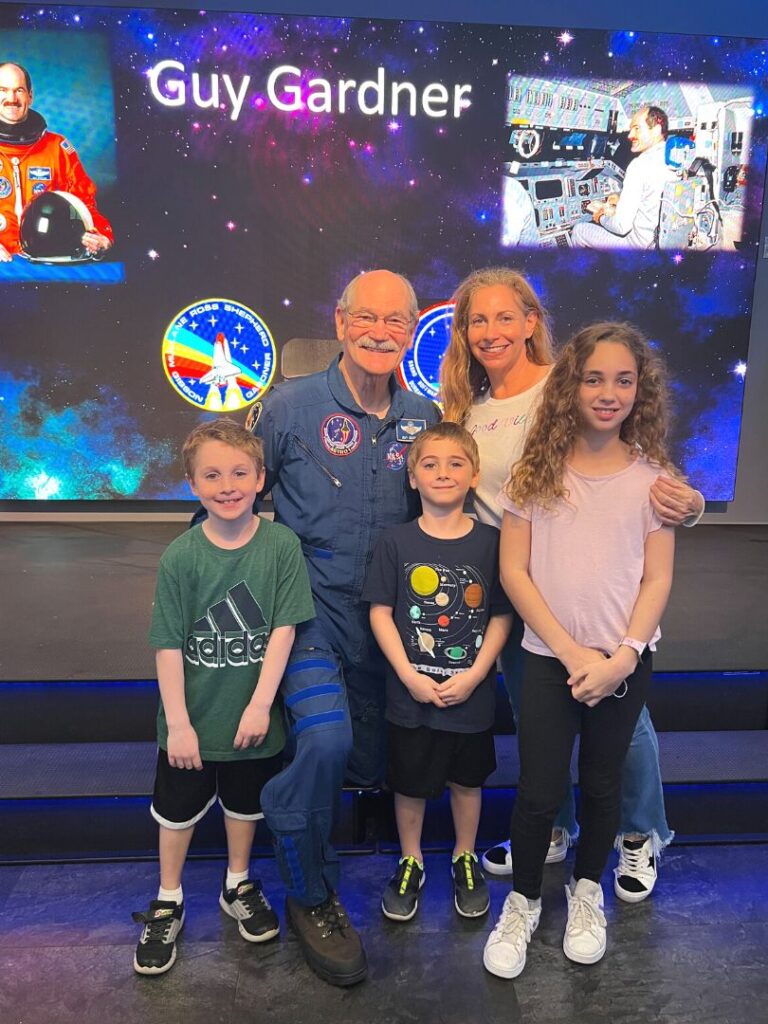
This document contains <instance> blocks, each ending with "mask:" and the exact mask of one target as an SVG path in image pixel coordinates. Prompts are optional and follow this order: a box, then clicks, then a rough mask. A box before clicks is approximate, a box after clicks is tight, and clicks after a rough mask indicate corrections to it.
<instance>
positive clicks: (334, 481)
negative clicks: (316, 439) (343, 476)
mask: <svg viewBox="0 0 768 1024" xmlns="http://www.w3.org/2000/svg"><path fill="white" fill-rule="evenodd" d="M293 438H294V440H295V442H296V444H297V445H298V446H299V448H301V450H302V451H303V452H304V454H305V455H308V456H309V457H310V459H312V461H313V462H314V463H315V465H316V466H318V467H319V468H320V469H321V470H322V471H323V473H325V475H326V476H327V477H328V479H329V480H330V481H331V483H332V484H333V486H334V487H341V480H339V478H338V477H337V476H334V475H333V473H332V472H331V471H330V469H328V467H327V466H324V465H323V464H322V462H321V461H320V459H319V458H318V457H317V455H315V453H314V452H313V451H312V449H311V448H310V447H309V445H308V444H305V442H304V441H302V439H301V438H300V437H299V436H298V434H294V435H293Z"/></svg>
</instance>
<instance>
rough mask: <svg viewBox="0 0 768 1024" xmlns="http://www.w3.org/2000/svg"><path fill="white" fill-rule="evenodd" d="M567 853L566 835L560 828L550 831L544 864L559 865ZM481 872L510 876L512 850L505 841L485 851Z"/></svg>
mask: <svg viewBox="0 0 768 1024" xmlns="http://www.w3.org/2000/svg"><path fill="white" fill-rule="evenodd" d="M567 853H568V835H567V833H566V832H564V831H563V829H561V828H554V829H552V839H551V840H550V843H549V849H548V850H547V856H546V859H545V861H544V863H545V864H559V863H560V861H562V860H565V858H566V855H567ZM482 865H483V871H487V872H488V874H489V875H511V874H512V850H511V849H510V843H509V840H508V839H507V840H506V841H505V842H503V843H497V844H496V846H492V847H491V848H490V850H486V851H485V853H484V854H483V856H482Z"/></svg>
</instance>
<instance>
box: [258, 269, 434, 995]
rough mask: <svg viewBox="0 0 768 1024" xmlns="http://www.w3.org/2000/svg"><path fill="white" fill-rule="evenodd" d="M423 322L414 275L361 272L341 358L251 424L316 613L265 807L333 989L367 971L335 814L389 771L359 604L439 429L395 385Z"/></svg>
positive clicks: (300, 649) (299, 641) (376, 677)
mask: <svg viewBox="0 0 768 1024" xmlns="http://www.w3.org/2000/svg"><path fill="white" fill-rule="evenodd" d="M417 316H418V307H417V304H416V296H415V295H414V292H413V288H412V287H411V285H410V284H409V283H408V281H406V280H405V278H403V277H400V276H399V275H397V274H393V273H390V272H389V271H387V270H374V271H370V272H369V273H366V274H361V275H360V276H359V277H357V278H355V279H354V280H353V281H352V282H351V283H350V284H349V285H348V286H347V288H346V289H345V291H344V294H343V295H342V297H341V299H339V302H338V305H337V307H336V333H337V337H338V339H339V341H340V342H341V346H342V352H341V355H340V357H339V358H338V359H336V360H334V362H333V363H331V365H330V366H329V367H328V369H327V370H325V371H323V372H321V373H315V374H313V375H312V376H309V377H304V378H301V379H298V380H291V381H287V382H285V383H283V384H280V385H278V386H277V387H276V388H275V389H274V390H273V391H272V392H271V393H270V394H269V395H268V396H267V398H266V399H265V401H264V402H263V404H262V405H261V406H256V407H254V410H253V412H252V415H251V418H250V423H251V426H252V429H253V431H254V433H255V434H256V435H257V436H259V437H261V438H262V440H263V442H264V456H265V465H266V470H267V481H266V486H267V487H268V488H269V489H270V490H271V492H272V500H273V502H274V507H275V519H276V521H278V522H281V523H285V524H286V525H287V526H289V527H290V528H291V529H292V530H293V531H294V532H295V533H296V534H298V536H299V538H300V540H301V542H302V546H303V549H304V554H305V556H306V559H307V564H308V567H309V574H310V580H311V583H312V593H313V595H314V598H315V606H316V611H317V615H316V618H314V619H313V620H311V621H310V622H308V623H303V624H302V625H300V626H298V627H297V630H296V640H295V643H294V648H293V653H292V655H291V658H290V661H289V663H288V667H287V669H286V673H285V677H284V680H283V686H282V692H283V697H284V700H285V705H286V708H287V710H288V713H289V715H290V718H291V719H292V721H293V733H294V736H295V739H296V754H295V757H294V759H293V761H292V762H291V764H290V765H289V766H288V767H287V768H286V769H285V770H284V771H283V772H281V773H280V774H279V775H278V776H276V777H275V778H274V779H272V780H270V782H269V783H268V784H267V785H266V786H265V787H264V790H263V793H262V809H263V811H264V816H265V818H266V821H267V824H268V825H269V827H270V829H271V830H272V832H273V834H274V835H275V837H276V841H277V857H278V862H279V864H280V868H281V871H282V874H283V878H284V881H285V884H286V887H287V893H288V897H287V900H286V915H287V917H288V919H289V920H290V922H291V924H292V926H293V928H294V931H295V932H296V935H297V937H298V939H299V942H300V945H301V947H302V950H303V952H304V955H305V957H306V959H307V962H308V963H309V964H310V966H311V967H312V968H313V969H314V970H315V971H316V972H317V973H318V974H319V975H320V977H322V978H324V979H325V980H326V981H328V982H330V983H331V984H335V985H352V984H355V983H356V982H358V981H361V980H362V979H363V978H364V977H365V975H366V971H367V965H366V959H365V952H364V950H363V947H362V943H361V942H360V938H359V936H358V935H357V932H356V931H355V930H354V929H353V928H352V926H351V924H350V922H349V918H348V917H347V915H346V913H345V911H344V909H343V907H342V905H341V903H340V901H339V899H338V896H337V895H336V887H337V882H338V873H339V872H338V857H337V855H336V852H335V851H334V849H333V847H332V846H331V843H330V831H331V824H332V819H333V812H334V808H335V806H336V804H337V801H338V799H339V793H340V790H341V785H342V782H343V780H344V778H345V776H346V777H347V778H349V779H350V780H351V781H353V782H354V783H356V784H358V785H370V784H372V783H375V782H378V781H380V780H381V777H382V773H383V762H384V749H383V741H384V726H383V703H384V660H383V657H382V655H381V653H380V652H379V650H378V648H377V647H376V643H375V641H374V640H373V637H372V635H371V631H370V628H369V624H368V606H367V605H365V604H363V603H362V602H361V600H360V593H361V590H362V587H363V581H364V578H365V573H366V569H367V566H368V562H369V560H370V557H371V553H372V551H373V547H374V545H375V543H376V540H377V538H378V537H379V534H380V533H381V531H382V529H383V528H384V527H385V526H390V525H392V524H394V523H401V522H405V521H406V520H408V519H412V518H414V516H416V515H417V514H418V500H417V499H418V495H416V493H415V492H414V491H412V490H411V489H410V487H409V485H408V476H407V473H406V469H405V463H406V457H407V454H408V446H409V445H410V443H411V442H412V441H413V439H414V437H415V436H416V435H417V434H418V433H419V432H420V431H421V430H424V429H425V428H426V427H428V426H431V425H432V424H434V423H435V422H436V421H437V420H438V419H439V412H438V410H437V409H436V407H435V406H434V405H433V404H432V403H431V402H429V401H428V400H427V399H425V398H421V397H419V396H417V395H413V394H411V393H409V392H407V391H404V390H403V389H402V388H400V387H399V386H398V383H397V380H396V378H395V370H396V369H397V367H398V366H399V364H400V363H401V361H402V359H403V357H404V355H405V353H406V351H407V349H408V348H409V347H410V345H411V342H412V340H413V333H414V329H415V325H416V320H417Z"/></svg>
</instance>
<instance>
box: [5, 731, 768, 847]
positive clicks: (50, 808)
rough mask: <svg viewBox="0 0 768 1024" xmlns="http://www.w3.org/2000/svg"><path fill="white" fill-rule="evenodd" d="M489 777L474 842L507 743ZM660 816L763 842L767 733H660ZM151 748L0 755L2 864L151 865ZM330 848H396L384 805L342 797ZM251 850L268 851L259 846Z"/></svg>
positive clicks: (436, 821) (494, 799)
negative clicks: (99, 861)
mask: <svg viewBox="0 0 768 1024" xmlns="http://www.w3.org/2000/svg"><path fill="white" fill-rule="evenodd" d="M496 744H497V758H498V763H499V767H498V768H497V770H496V772H495V773H494V774H493V775H492V776H491V778H490V779H489V780H488V786H487V788H486V794H485V801H484V809H483V817H482V820H481V827H480V840H481V843H480V844H479V845H482V844H483V843H491V842H493V841H494V840H496V839H497V838H499V836H503V835H504V834H506V830H507V827H508V823H509V814H510V811H511V807H512V802H513V798H514V788H515V786H516V784H517V778H518V768H519V765H518V759H517V744H516V742H515V740H514V737H511V736H499V737H497V739H496ZM659 744H660V753H661V766H662V777H663V780H664V784H665V796H666V799H667V816H668V818H669V821H670V824H671V825H672V827H673V828H675V829H676V831H677V832H678V835H679V836H681V835H684V836H687V837H694V836H695V837H701V838H707V839H709V838H712V837H713V836H717V837H718V838H720V839H726V838H729V837H739V838H742V839H743V838H745V837H749V838H762V839H768V731H766V730H742V731H735V732H734V731H731V732H713V731H700V732H668V733H661V734H660V735H659ZM155 750H156V748H155V745H154V743H151V742H141V743H59V744H31V745H29V744H5V745H2V746H0V835H2V836H3V841H2V848H1V849H0V860H1V861H2V862H4V863H9V862H18V861H39V860H61V859H67V860H69V859H90V858H117V859H119V858H131V857H140V856H152V855H153V854H154V851H155V850H156V844H157V835H156V826H155V824H154V822H153V821H152V819H151V817H150V815H149V802H150V795H151V790H152V782H153V776H154V762H155ZM450 837H451V824H450V812H449V807H448V803H447V800H445V799H444V800H443V801H439V802H437V804H436V805H435V806H430V810H429V813H428V815H427V822H426V827H425V845H428V846H431V847H445V846H446V845H447V844H448V843H449V842H450ZM223 840H224V836H223V828H222V823H221V820H220V813H219V812H218V810H217V811H216V813H215V814H210V815H208V816H207V818H206V819H205V820H204V821H203V822H202V823H201V825H200V827H199V828H198V829H197V831H196V835H195V841H194V846H193V852H195V853H197V854H200V855H207V854H211V853H218V852H220V851H221V850H222V849H223ZM335 840H336V842H337V844H338V845H339V846H340V847H341V848H346V849H355V850H358V851H360V852H364V851H373V850H374V849H376V848H388V847H390V846H391V845H392V844H393V843H394V841H395V832H394V822H393V819H392V815H391V796H389V795H388V794H380V793H375V794H372V793H360V792H358V791H355V790H351V791H348V792H345V793H344V794H343V799H342V802H341V813H340V816H339V821H338V824H337V828H336V835H335ZM261 842H262V843H263V844H265V845H263V846H262V847H260V848H259V850H258V851H257V852H261V853H268V852H269V848H268V846H267V845H266V842H267V839H266V834H265V832H264V831H262V832H261Z"/></svg>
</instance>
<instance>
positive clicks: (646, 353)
mask: <svg viewBox="0 0 768 1024" xmlns="http://www.w3.org/2000/svg"><path fill="white" fill-rule="evenodd" d="M666 421H667V416H666V388H665V384H664V376H663V370H662V367H661V364H660V361H659V360H658V358H657V357H656V356H655V355H654V353H653V352H652V351H651V349H650V347H649V345H648V343H647V342H646V341H645V339H644V338H643V337H642V335H641V334H640V333H639V332H638V331H637V330H636V329H635V328H634V327H632V326H631V325H629V324H619V323H599V324H593V325H592V326H590V327H587V328H585V329H584V330H582V331H579V332H578V333H577V334H576V335H575V336H574V337H573V338H572V339H571V340H570V341H569V342H568V344H567V345H566V346H565V348H564V349H563V352H562V354H561V356H560V358H559V359H558V361H557V363H556V365H555V367H554V369H553V370H552V372H551V374H550V376H549V378H548V380H547V383H546V385H545V387H544V392H543V394H542V399H541V404H540V407H539V411H538V413H537V416H536V419H535V421H534V424H533V426H532V428H531V430H530V432H529V435H528V438H527V440H526V444H525V449H524V451H523V456H522V458H521V460H520V461H519V462H518V463H517V465H516V466H515V467H514V468H513V471H512V475H511V477H510V479H509V481H508V482H507V484H506V486H505V489H504V492H503V493H502V495H501V496H500V499H499V500H500V502H501V504H502V506H503V507H504V509H505V512H504V519H503V522H502V530H501V533H502V538H501V578H502V582H503V584H504V587H505V589H506V591H507V593H508V594H509V596H510V598H511V599H512V602H513V603H514V605H515V608H516V609H517V611H518V612H519V614H520V615H521V616H522V618H523V619H524V620H525V624H526V629H525V637H524V639H523V646H524V647H525V648H526V650H527V651H528V652H529V653H528V656H527V660H526V667H525V675H524V678H523V688H522V694H521V707H520V721H519V727H518V743H519V749H520V783H519V787H518V793H517V799H516V801H515V809H514V814H513V817H512V859H513V864H514V890H513V891H512V892H511V893H510V894H509V895H508V896H507V899H506V902H505V904H504V909H503V911H502V914H501V916H500V918H499V921H498V923H497V925H496V927H495V928H494V930H493V932H492V933H491V935H490V936H489V938H488V941H487V943H486V946H485V952H484V956H483V963H484V964H485V966H486V968H487V969H488V970H489V971H490V972H491V973H493V974H496V975H498V976H500V977H503V978H514V977H517V975H518V974H519V973H520V972H521V971H522V969H523V967H524V966H525V957H526V950H527V944H528V941H529V939H530V937H531V934H532V933H533V932H534V931H535V929H536V927H537V925H538V923H539V916H540V914H541V898H540V896H541V881H542V874H543V868H544V860H545V857H546V855H547V850H548V848H549V841H550V835H551V829H552V823H553V821H554V819H555V815H556V813H557V810H558V807H559V806H560V803H561V801H562V798H563V794H564V793H565V792H566V788H567V787H568V786H569V785H570V776H569V767H570V760H571V753H572V750H573V744H574V741H575V739H576V736H577V734H580V735H581V742H580V752H579V784H580V789H581V814H580V817H581V839H580V842H579V845H578V847H577V851H576V860H575V864H574V871H573V878H572V879H571V881H570V883H569V884H568V885H567V886H566V896H567V900H568V923H567V925H566V930H565V937H564V939H563V950H564V952H565V955H566V956H567V957H568V958H569V959H571V960H574V961H576V962H577V963H596V962H597V961H598V960H600V959H601V957H602V956H603V953H604V952H605V944H606V936H605V924H606V922H605V916H604V914H603V893H602V889H601V887H600V877H601V875H602V872H603V870H604V868H605V864H606V861H607V858H608V855H609V853H610V850H611V846H612V844H613V839H614V836H615V834H616V830H617V826H618V822H619V812H620V800H621V772H622V765H623V762H624V757H625V755H626V752H627V748H628V746H629V742H630V739H631V737H632V733H633V730H634V728H635V723H636V721H637V718H638V715H639V714H640V711H641V710H642V708H643V705H644V703H645V696H646V691H647V688H648V684H649V682H650V678H651V656H650V651H649V645H653V644H654V643H655V641H656V639H658V636H659V628H658V627H659V620H660V619H661V615H662V612H663V611H664V608H665V606H666V603H667V598H668V596H669V590H670V587H671V584H672V562H673V555H674V533H673V531H672V530H671V529H669V528H667V527H664V526H663V525H662V523H661V521H660V519H659V518H658V516H657V515H656V513H655V511H654V510H653V508H652V506H651V504H650V500H649V488H650V485H651V483H652V482H653V480H654V479H655V477H656V476H657V475H658V473H659V472H660V470H665V471H666V472H668V473H674V472H675V471H674V468H673V467H672V466H671V464H670V462H669V459H668V457H667V454H666V450H665V448H664V436H665V433H666Z"/></svg>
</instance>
